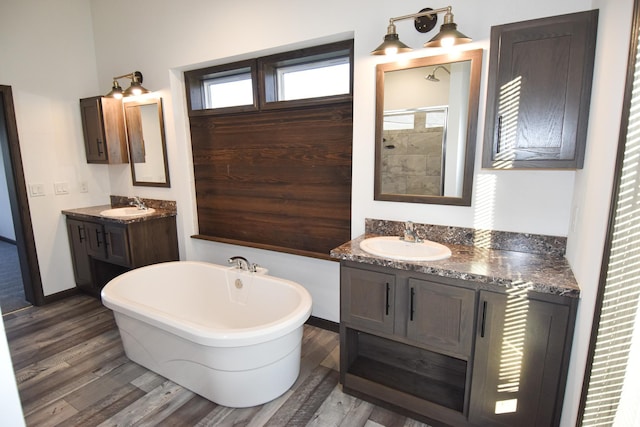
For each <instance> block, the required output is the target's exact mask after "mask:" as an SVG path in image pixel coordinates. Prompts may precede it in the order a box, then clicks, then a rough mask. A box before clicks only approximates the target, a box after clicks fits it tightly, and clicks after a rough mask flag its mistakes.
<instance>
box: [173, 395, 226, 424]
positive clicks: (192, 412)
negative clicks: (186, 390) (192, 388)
mask: <svg viewBox="0 0 640 427" xmlns="http://www.w3.org/2000/svg"><path fill="white" fill-rule="evenodd" d="M216 406H218V405H216V404H215V403H213V402H211V401H210V400H207V399H205V398H204V397H201V396H198V395H194V396H192V397H191V399H189V400H188V401H187V402H186V403H185V404H184V405H182V406H180V407H179V408H177V409H176V410H175V411H174V412H173V413H171V414H169V415H168V416H167V417H166V418H165V419H164V420H163V421H162V425H163V426H166V427H182V426H194V425H196V424H197V423H198V421H200V420H201V419H203V418H204V417H205V416H207V414H209V413H210V412H211V411H213V410H214V409H215V407H216Z"/></svg>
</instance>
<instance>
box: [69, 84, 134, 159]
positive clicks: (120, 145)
mask: <svg viewBox="0 0 640 427" xmlns="http://www.w3.org/2000/svg"><path fill="white" fill-rule="evenodd" d="M80 114H81V118H82V130H83V133H84V144H85V154H86V157H87V163H128V162H129V159H128V150H127V139H126V135H125V128H124V112H123V110H122V102H121V101H120V100H119V99H114V98H107V97H102V96H94V97H91V98H83V99H81V100H80Z"/></svg>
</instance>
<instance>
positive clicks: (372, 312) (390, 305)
mask: <svg viewBox="0 0 640 427" xmlns="http://www.w3.org/2000/svg"><path fill="white" fill-rule="evenodd" d="M340 274H341V280H340V294H341V295H340V298H341V299H342V304H341V309H340V310H341V312H340V317H341V319H342V320H343V321H345V322H349V323H350V324H351V325H354V326H361V327H365V328H369V329H373V330H377V331H381V332H386V333H393V317H394V312H395V310H394V301H395V276H394V275H391V274H384V273H378V272H375V271H368V270H360V269H357V268H350V267H343V268H342V269H341V272H340Z"/></svg>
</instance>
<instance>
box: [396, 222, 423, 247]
mask: <svg viewBox="0 0 640 427" xmlns="http://www.w3.org/2000/svg"><path fill="white" fill-rule="evenodd" d="M400 240H404V241H405V242H413V243H420V242H422V239H421V238H420V237H418V233H416V231H415V230H414V229H413V222H411V221H407V222H405V223H404V234H403V235H402V236H401V237H400Z"/></svg>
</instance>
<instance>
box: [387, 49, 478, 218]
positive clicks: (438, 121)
mask: <svg viewBox="0 0 640 427" xmlns="http://www.w3.org/2000/svg"><path fill="white" fill-rule="evenodd" d="M481 65H482V49H477V50H471V51H463V52H456V53H452V54H448V55H438V56H430V57H426V58H417V59H412V60H410V61H408V62H405V63H402V64H400V63H399V62H393V63H387V64H378V66H377V68H376V164H375V184H374V191H375V200H388V201H396V202H412V203H434V204H443V205H460V206H471V189H472V184H473V164H474V157H475V141H476V129H477V121H478V97H479V89H480V69H481Z"/></svg>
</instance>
